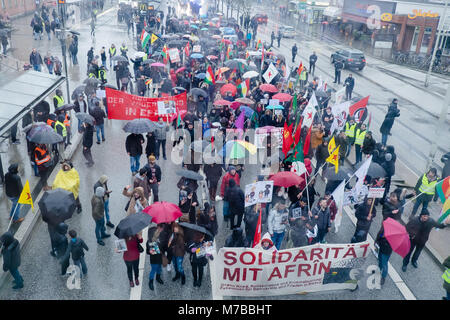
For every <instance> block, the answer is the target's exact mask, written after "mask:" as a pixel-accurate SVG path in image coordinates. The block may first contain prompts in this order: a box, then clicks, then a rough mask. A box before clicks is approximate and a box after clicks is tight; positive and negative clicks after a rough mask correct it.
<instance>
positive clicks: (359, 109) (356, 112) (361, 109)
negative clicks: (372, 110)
mask: <svg viewBox="0 0 450 320" xmlns="http://www.w3.org/2000/svg"><path fill="white" fill-rule="evenodd" d="M369 97H370V96H367V97H365V98H363V99H361V100H359V101H358V102H356V103H355V104H354V105H352V106H351V107H350V108H349V109H348V113H349V114H350V116H351V117H355V119H356V120H357V121H358V120H359V121H358V122H361V119H364V118H363V117H362V115H363V114H364V113H365V112H367V103H368V102H369Z"/></svg>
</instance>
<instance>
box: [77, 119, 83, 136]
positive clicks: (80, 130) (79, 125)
mask: <svg viewBox="0 0 450 320" xmlns="http://www.w3.org/2000/svg"><path fill="white" fill-rule="evenodd" d="M82 123H83V121H81V120H80V119H78V132H80V133H81V132H83V130H82V127H81V124H82Z"/></svg>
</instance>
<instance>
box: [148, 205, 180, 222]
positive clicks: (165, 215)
mask: <svg viewBox="0 0 450 320" xmlns="http://www.w3.org/2000/svg"><path fill="white" fill-rule="evenodd" d="M143 211H144V212H145V213H147V214H149V215H150V216H151V217H152V221H153V222H155V223H157V224H159V223H167V222H173V221H175V220H176V219H178V218H179V217H181V216H182V215H183V213H182V212H181V209H180V208H179V207H178V206H177V205H176V204H173V203H170V202H166V201H160V202H155V203H153V204H152V205H150V206H148V207H147V208H145V209H144V210H143Z"/></svg>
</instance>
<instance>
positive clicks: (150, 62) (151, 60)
mask: <svg viewBox="0 0 450 320" xmlns="http://www.w3.org/2000/svg"><path fill="white" fill-rule="evenodd" d="M154 62H156V61H155V60H153V59H147V60H144V61H143V62H142V64H152V63H154Z"/></svg>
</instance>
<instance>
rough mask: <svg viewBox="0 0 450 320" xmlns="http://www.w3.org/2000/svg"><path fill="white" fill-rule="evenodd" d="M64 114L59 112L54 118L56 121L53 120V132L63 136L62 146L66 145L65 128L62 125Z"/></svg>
mask: <svg viewBox="0 0 450 320" xmlns="http://www.w3.org/2000/svg"><path fill="white" fill-rule="evenodd" d="M64 120H65V117H64V114H59V115H58V117H57V118H56V122H55V126H54V129H55V132H56V133H57V134H59V135H60V136H61V137H63V142H64V147H66V146H67V128H66V126H65V125H64Z"/></svg>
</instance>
